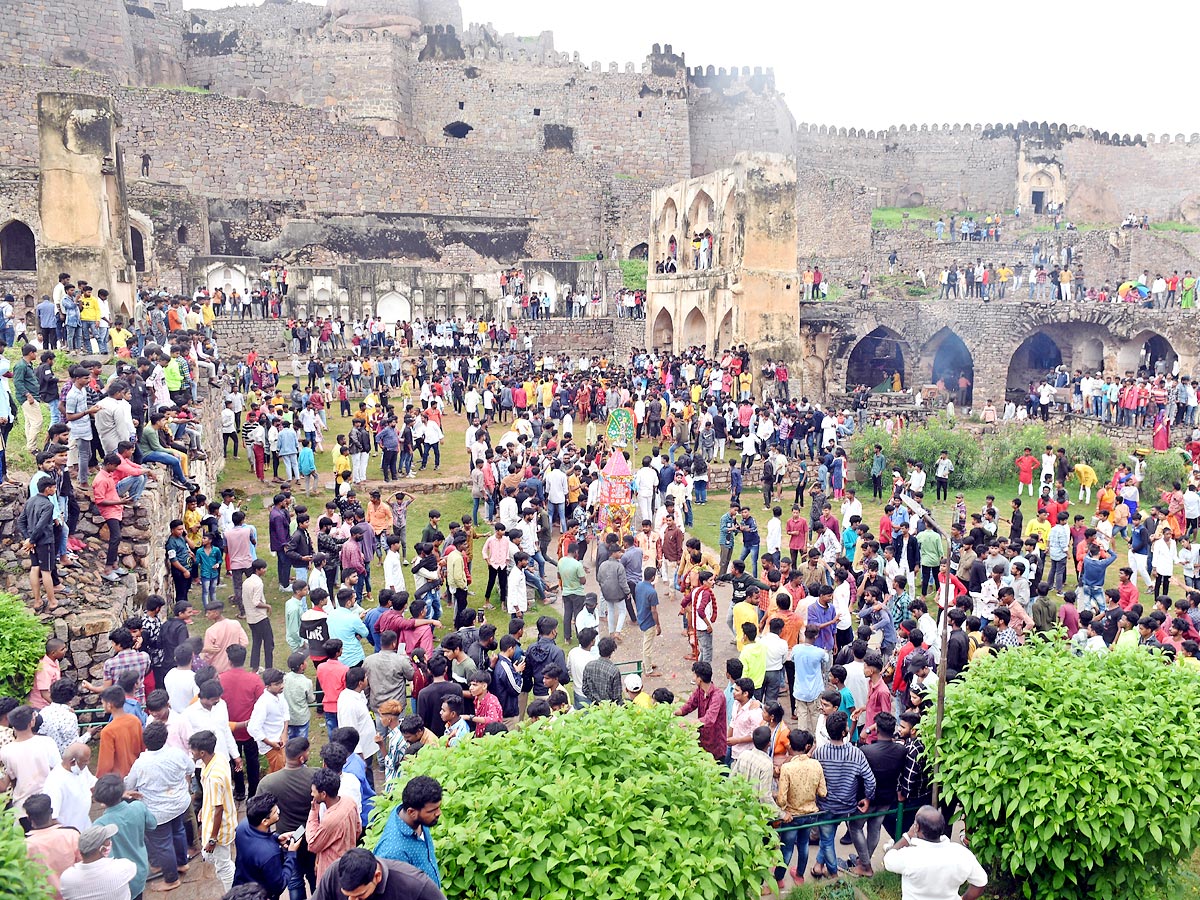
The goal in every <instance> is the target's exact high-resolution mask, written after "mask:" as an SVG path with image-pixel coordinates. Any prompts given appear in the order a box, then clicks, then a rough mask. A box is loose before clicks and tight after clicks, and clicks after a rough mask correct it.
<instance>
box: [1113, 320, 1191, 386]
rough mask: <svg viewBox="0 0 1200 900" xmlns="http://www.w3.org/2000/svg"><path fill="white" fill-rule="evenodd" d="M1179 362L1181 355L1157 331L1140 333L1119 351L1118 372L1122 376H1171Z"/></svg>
mask: <svg viewBox="0 0 1200 900" xmlns="http://www.w3.org/2000/svg"><path fill="white" fill-rule="evenodd" d="M1178 361H1179V354H1178V353H1176V352H1175V348H1174V347H1173V346H1172V345H1171V342H1170V341H1168V340H1167V339H1166V338H1165V337H1163V336H1162V335H1161V334H1159V333H1158V332H1157V331H1142V332H1139V333H1138V334H1136V335H1134V336H1133V337H1132V338H1130V339H1129V340H1128V341H1126V342H1125V343H1123V344H1122V345H1121V348H1120V349H1119V350H1118V351H1117V370H1118V371H1119V372H1120V373H1121V374H1136V375H1141V376H1143V377H1146V376H1154V375H1169V374H1171V373H1172V372H1173V371H1174V368H1175V364H1176V363H1177V362H1178Z"/></svg>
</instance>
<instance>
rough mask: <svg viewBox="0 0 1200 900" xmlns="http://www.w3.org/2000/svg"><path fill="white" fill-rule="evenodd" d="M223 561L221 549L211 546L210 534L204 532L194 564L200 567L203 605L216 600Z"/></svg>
mask: <svg viewBox="0 0 1200 900" xmlns="http://www.w3.org/2000/svg"><path fill="white" fill-rule="evenodd" d="M223 559H224V554H222V553H221V548H220V547H214V546H213V539H212V534H211V533H209V532H208V531H205V532H204V533H203V534H202V535H201V536H200V547H199V549H198V550H196V562H197V564H198V565H199V567H200V599H201V601H202V602H203V603H205V604H207V603H210V602H212V601H213V600H216V599H217V582H218V581H220V580H221V562H222V560H223Z"/></svg>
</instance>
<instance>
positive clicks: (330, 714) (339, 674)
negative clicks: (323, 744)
mask: <svg viewBox="0 0 1200 900" xmlns="http://www.w3.org/2000/svg"><path fill="white" fill-rule="evenodd" d="M380 618H382V616H381V617H380ZM341 655H342V642H341V641H340V640H338V639H337V638H330V639H329V640H327V641H326V642H325V662H323V663H321V664H320V665H319V666H317V683H318V684H320V685H321V690H322V691H323V692H324V697H323V699H322V700H321V709H322V710H324V712H325V728H326V729H327V730H328V731H329V732H331V733H332V732H333V731H334V730H335V729H336V728H337V727H338V723H337V702H338V697H340V696H341V695H342V691H344V690H345V689H346V673H347V672H349V671H350V668H349V667H348V666H347V665H346V664H345V663H344V662H342V661H341V660H340V659H339V657H340V656H341Z"/></svg>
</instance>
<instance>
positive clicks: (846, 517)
mask: <svg viewBox="0 0 1200 900" xmlns="http://www.w3.org/2000/svg"><path fill="white" fill-rule="evenodd" d="M862 514H863V505H862V501H861V500H859V499H858V497H857V496H856V495H855V491H854V488H846V497H845V499H844V500H842V530H843V531H845V530H846V529H847V528H849V527H850V519H851V517H853V516H858V517H859V519H862Z"/></svg>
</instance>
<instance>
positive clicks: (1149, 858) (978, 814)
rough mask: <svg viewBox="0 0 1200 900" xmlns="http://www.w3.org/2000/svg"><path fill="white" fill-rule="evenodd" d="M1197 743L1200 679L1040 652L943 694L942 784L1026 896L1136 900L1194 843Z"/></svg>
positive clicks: (1019, 655)
mask: <svg viewBox="0 0 1200 900" xmlns="http://www.w3.org/2000/svg"><path fill="white" fill-rule="evenodd" d="M1197 733H1200V671H1198V670H1197V669H1194V668H1192V667H1190V666H1185V665H1182V664H1175V665H1166V664H1164V661H1163V658H1162V655H1161V654H1160V653H1153V654H1152V653H1150V652H1128V651H1127V652H1120V653H1085V654H1084V655H1083V656H1082V657H1077V656H1074V655H1073V654H1072V653H1071V651H1070V649H1069V647H1068V645H1067V644H1066V643H1065V642H1064V641H1061V640H1059V641H1052V642H1040V641H1039V642H1035V643H1033V644H1031V645H1027V646H1025V647H1022V648H1020V649H1017V650H1008V651H1005V652H1003V653H1001V654H1000V656H999V657H998V658H996V659H992V660H984V661H983V662H982V664H978V665H973V666H972V667H971V668H970V669H969V670H968V676H967V678H966V679H965V680H963V681H962V682H959V683H957V684H953V685H951V686H950V690H949V691H948V693H947V695H946V714H945V722H944V727H943V734H942V741H941V743H940V745H939V746H938V747H937V754H938V759H939V764H940V775H939V781H940V783H941V786H942V790H943V791H945V793H946V795H948V798H949V800H950V801H952V802H958V803H961V804H962V807H963V813H964V819H965V825H966V828H967V833H968V834H969V835H970V840H971V849H972V850H974V851H975V853H976V855H977V856H978V857H979V860H980V862H981V863H983V865H984V866H985V867H986V868H988V869H989V870H991V871H992V872H993V873H997V874H1000V873H1003V874H1006V875H1008V876H1010V877H1011V878H1012V880H1013V881H1014V882H1016V883H1019V884H1020V886H1021V888H1022V890H1023V892H1024V895H1025V896H1026V897H1036V898H1038V900H1076V898H1078V900H1083V898H1088V900H1109V898H1113V900H1115V898H1130V897H1144V896H1147V894H1148V893H1149V892H1150V891H1151V890H1152V889H1153V888H1155V887H1158V886H1162V885H1164V884H1165V883H1166V882H1167V881H1168V879H1169V876H1170V875H1171V873H1172V872H1173V870H1174V869H1175V868H1177V865H1178V863H1179V861H1180V860H1182V859H1184V858H1186V857H1188V856H1189V855H1190V854H1191V853H1192V852H1193V851H1194V850H1195V848H1196V846H1197V844H1198V843H1200V840H1198V836H1197V830H1196V825H1197V819H1198V817H1200V794H1198V792H1197V788H1200V754H1197V753H1196V752H1195V751H1194V749H1193V746H1194V740H1195V735H1196V734H1197Z"/></svg>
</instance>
